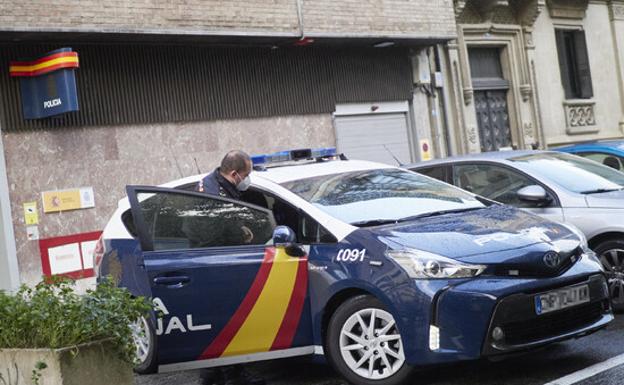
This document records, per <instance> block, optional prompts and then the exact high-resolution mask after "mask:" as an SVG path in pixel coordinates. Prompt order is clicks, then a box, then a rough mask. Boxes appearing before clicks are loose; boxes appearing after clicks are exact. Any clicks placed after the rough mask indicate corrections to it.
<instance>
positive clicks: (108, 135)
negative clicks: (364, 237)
mask: <svg viewBox="0 0 624 385" xmlns="http://www.w3.org/2000/svg"><path fill="white" fill-rule="evenodd" d="M455 37H456V29H455V15H454V10H453V3H452V1H450V0H436V1H420V0H418V1H416V0H414V1H402V0H378V1H372V2H366V3H362V2H356V1H351V0H349V1H341V2H333V1H304V0H278V1H271V2H267V1H263V0H254V1H227V2H226V1H176V0H173V1H169V2H153V1H143V2H138V1H132V2H130V1H104V2H97V1H82V0H81V1H78V0H62V1H57V2H55V3H54V5H53V6H51V5H50V4H49V2H47V1H43V0H29V1H8V0H4V1H0V47H1V48H0V68H4V69H5V71H3V73H2V74H1V75H0V130H1V132H2V136H1V140H2V141H1V144H2V149H3V151H2V155H3V157H4V159H0V161H2V162H1V163H2V166H6V167H5V169H3V168H2V167H0V214H2V216H1V218H2V221H1V223H2V227H1V228H0V230H2V231H0V236H1V238H0V246H1V247H0V289H7V288H14V287H15V286H16V285H17V284H19V283H20V282H22V283H29V284H31V283H34V282H37V281H38V280H39V279H40V278H41V275H42V274H43V273H44V272H50V269H51V272H52V273H54V272H55V267H54V266H55V264H56V272H64V271H68V270H67V269H65V270H63V268H62V263H61V259H62V258H65V255H62V254H58V253H57V254H55V255H57V257H58V258H59V259H58V260H57V261H53V260H52V259H53V258H54V257H53V256H52V250H51V249H50V250H45V251H44V250H43V249H42V247H43V246H42V245H44V244H48V245H50V244H54V245H57V246H56V247H57V248H58V247H60V246H58V245H59V244H60V243H59V242H61V241H62V239H65V237H67V238H68V239H69V238H71V237H72V236H77V235H81V234H91V233H94V232H97V231H99V230H101V229H102V228H103V226H104V225H105V223H106V221H107V220H108V218H109V217H110V215H111V214H112V212H113V211H114V209H115V208H116V206H117V201H118V200H119V199H121V198H123V197H124V196H125V191H124V189H125V186H126V185H128V184H160V183H164V182H166V181H169V180H172V179H176V178H179V177H182V176H188V175H192V174H197V173H205V172H209V171H211V170H212V169H213V168H214V167H215V166H216V165H217V163H218V162H219V161H220V159H221V157H222V156H223V153H224V152H225V151H227V150H229V149H232V148H241V149H244V150H246V151H248V152H249V153H252V154H253V153H266V152H272V151H277V150H284V149H288V148H300V147H327V146H336V145H337V146H338V148H339V150H341V151H344V152H346V153H347V154H348V155H349V154H353V155H352V156H353V157H358V158H361V157H368V158H369V159H375V160H382V161H390V162H393V157H394V156H396V157H398V158H400V159H401V161H403V162H406V163H407V162H410V161H415V160H418V159H420V158H421V157H423V155H428V154H429V151H430V150H429V148H428V146H425V147H422V146H421V144H425V145H426V144H427V143H428V141H429V140H431V139H432V137H431V130H430V126H431V122H432V121H435V119H434V115H435V114H432V111H435V108H433V107H432V106H434V105H435V103H434V101H433V95H432V94H431V93H430V92H428V88H427V87H426V85H427V84H428V83H427V76H426V75H427V74H429V72H430V68H429V65H430V59H431V58H432V57H433V56H432V55H433V53H434V48H433V47H435V45H436V44H440V43H443V42H445V41H448V40H450V39H453V38H455ZM61 47H71V48H72V49H73V51H75V52H77V53H78V56H79V60H80V67H79V68H78V69H76V70H75V77H76V85H77V94H78V102H79V106H80V109H79V111H77V112H70V113H67V114H64V115H61V116H56V117H51V118H45V119H37V120H26V119H24V117H23V112H24V111H23V110H22V105H21V98H22V97H23V95H22V91H21V89H20V85H19V79H16V78H12V77H10V76H9V73H8V68H9V63H10V62H11V61H14V60H27V59H32V58H37V57H38V56H41V55H44V54H45V53H46V52H50V51H52V50H55V49H58V48H61ZM419 74H423V75H422V77H421V76H420V75H419ZM382 127H385V130H386V131H384V132H385V133H384V134H381V135H379V132H381V128H382ZM389 133H390V134H389ZM375 135H377V136H375ZM362 138H364V139H368V140H362ZM422 141H424V142H422ZM421 142H422V143H421ZM391 154H392V155H391ZM81 189H82V190H81ZM84 189H86V190H88V191H92V192H93V194H92V198H93V200H92V204H90V205H88V208H84V209H75V210H69V211H64V210H62V211H58V210H55V211H47V210H44V208H43V206H44V202H43V198H42V194H43V193H44V192H59V193H61V192H64V191H68V190H70V191H71V190H78V191H83V190H84ZM59 196H60V195H59ZM25 204H26V206H25ZM33 204H34V207H35V208H34V211H35V212H36V214H37V220H36V223H33V220H32V214H33ZM28 210H30V214H28V213H27V211H28ZM28 215H31V217H30V219H29V220H28V219H27V216H28ZM52 240H53V241H54V242H56V243H54V242H52ZM46 242H47V243H46ZM67 242H70V241H67ZM59 250H60V249H59ZM81 250H82V249H81ZM56 251H58V250H56ZM56 251H55V253H56ZM48 252H49V253H48ZM83 252H84V250H83ZM83 257H84V256H83ZM63 263H65V262H63ZM80 263H82V268H83V269H84V270H86V269H87V266H86V264H87V262H86V261H85V260H83V261H82V262H80V261H78V264H79V266H80ZM59 266H61V267H59ZM69 269H70V270H71V268H69Z"/></svg>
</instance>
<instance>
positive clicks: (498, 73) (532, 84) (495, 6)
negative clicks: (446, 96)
mask: <svg viewBox="0 0 624 385" xmlns="http://www.w3.org/2000/svg"><path fill="white" fill-rule="evenodd" d="M454 6H455V15H456V20H457V34H458V39H457V40H456V41H453V42H451V43H450V44H448V46H447V47H448V51H447V57H446V61H447V66H448V72H447V76H450V77H451V78H452V86H451V90H449V93H450V94H452V97H451V98H450V99H451V100H450V103H449V104H448V105H447V106H448V108H449V109H451V110H452V112H453V113H452V115H453V118H452V119H450V123H449V131H450V132H452V133H453V134H454V137H453V141H454V142H455V146H456V149H457V152H456V153H470V152H480V151H494V150H499V149H504V148H549V147H553V146H557V145H561V144H566V143H573V142H579V141H585V140H594V139H607V138H616V137H621V136H622V134H623V133H624V92H623V90H624V75H623V74H624V56H623V53H624V46H623V45H622V43H623V40H624V18H623V15H624V2H623V1H619V0H611V1H591V0H530V1H515V0H509V1H493V0H492V1H470V0H468V1H455V2H454Z"/></svg>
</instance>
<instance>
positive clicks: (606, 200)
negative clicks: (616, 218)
mask: <svg viewBox="0 0 624 385" xmlns="http://www.w3.org/2000/svg"><path fill="white" fill-rule="evenodd" d="M585 201H586V202H587V207H591V208H608V209H624V190H618V191H610V192H606V193H600V194H588V195H586V196H585Z"/></svg>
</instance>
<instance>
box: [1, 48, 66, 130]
mask: <svg viewBox="0 0 624 385" xmlns="http://www.w3.org/2000/svg"><path fill="white" fill-rule="evenodd" d="M76 68H78V53H76V52H73V51H72V49H71V48H60V49H57V50H55V51H51V52H48V53H47V54H45V55H43V56H41V57H39V58H35V59H32V60H27V61H12V62H11V63H10V67H9V72H10V74H11V77H19V78H20V90H21V97H22V112H23V115H24V119H41V118H46V117H49V116H54V115H59V114H63V113H66V112H70V111H78V96H77V93H76V78H75V74H74V70H75V69H76Z"/></svg>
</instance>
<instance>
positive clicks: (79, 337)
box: [0, 277, 151, 362]
mask: <svg viewBox="0 0 624 385" xmlns="http://www.w3.org/2000/svg"><path fill="white" fill-rule="evenodd" d="M150 308H151V307H150V304H149V302H148V301H147V300H145V299H144V298H134V297H133V296H132V295H131V294H130V293H129V292H128V291H127V290H125V289H122V288H118V287H116V286H115V284H114V283H113V281H112V280H111V279H104V280H102V281H101V282H100V283H99V284H98V286H97V288H96V289H95V290H88V291H87V292H86V294H84V295H78V294H76V293H75V292H74V290H73V281H71V280H69V279H67V278H61V277H52V278H50V279H47V280H45V281H43V282H40V283H39V284H37V286H35V287H34V288H30V287H27V286H22V287H21V288H20V290H19V291H18V292H17V293H15V294H14V295H11V294H8V293H5V292H2V291H0V349H2V348H5V349H9V348H18V349H19V348H22V349H27V348H52V349H58V348H64V347H72V346H77V345H80V344H84V343H88V342H94V341H99V340H104V339H108V340H110V341H111V343H112V345H113V347H114V349H115V350H116V351H117V352H118V354H119V357H120V358H121V359H123V360H125V361H127V362H133V361H134V359H135V348H134V344H133V340H132V332H131V329H130V326H129V325H130V324H131V323H132V322H134V321H135V320H136V319H138V318H139V317H141V316H143V315H146V314H148V312H149V311H150Z"/></svg>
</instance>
